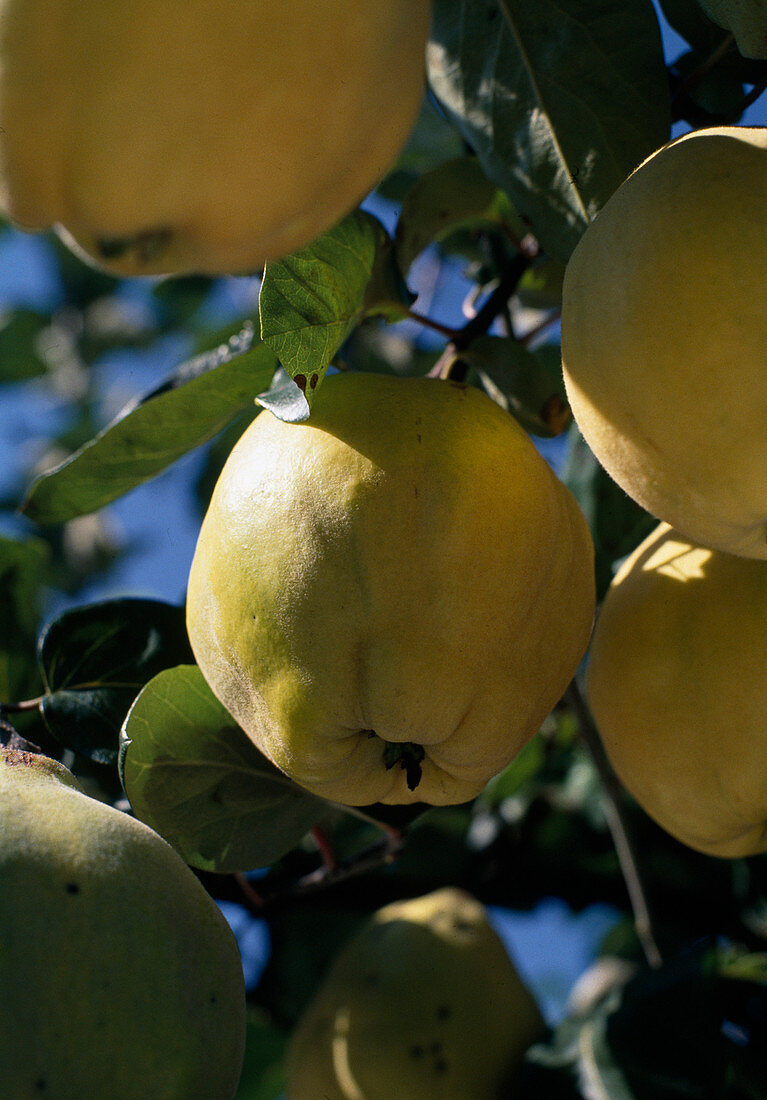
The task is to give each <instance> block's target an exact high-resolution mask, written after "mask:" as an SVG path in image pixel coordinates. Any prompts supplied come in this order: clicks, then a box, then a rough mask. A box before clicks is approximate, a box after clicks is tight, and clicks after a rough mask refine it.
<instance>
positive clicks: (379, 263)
mask: <svg viewBox="0 0 767 1100" xmlns="http://www.w3.org/2000/svg"><path fill="white" fill-rule="evenodd" d="M409 301H410V297H409V295H408V294H407V291H406V290H405V288H404V286H403V285H402V283H401V280H400V279H399V278H398V273H397V270H396V266H395V265H394V262H393V258H392V244H391V240H390V238H389V236H388V234H387V233H386V231H385V229H384V228H383V226H382V225H381V223H380V222H379V221H378V220H377V219H376V218H374V217H373V216H372V214H368V213H366V212H365V211H363V210H356V211H354V212H353V213H352V214H349V215H348V217H346V218H344V219H343V221H341V222H339V224H338V225H337V226H335V228H334V229H331V230H330V231H329V232H328V233H325V234H323V235H322V236H321V237H319V238H318V239H317V240H316V241H314V242H312V244H310V245H308V246H307V247H306V248H303V249H301V250H300V251H298V252H295V253H293V254H292V255H291V256H286V257H285V258H284V259H281V260H275V261H272V262H271V263H268V264H267V265H266V268H265V270H264V279H263V283H262V286H261V294H260V297H259V312H260V317H261V338H262V339H263V341H264V343H265V344H266V345H267V346H268V347H269V348H271V349H272V351H273V352H274V354H275V355H276V356H277V357H278V358H279V360H280V362H281V363H282V365H283V367H284V368H285V370H286V371H287V373H288V374H289V375H290V377H291V378H292V379H293V380H294V382H295V383H296V385H297V386H299V388H300V389H301V390H302V392H303V393H304V394H305V395H306V399H307V401H308V403H309V405H311V403H312V397H313V395H314V392H315V390H316V388H317V386H318V385H319V384H320V383H321V381H322V379H323V377H324V375H325V372H326V370H327V368H328V366H329V364H330V363H331V361H332V359H333V356H334V355H335V354H336V352H337V351H338V349H339V348H340V347H341V345H342V344H343V342H344V340H345V339H346V337H347V336H348V335H349V333H350V332H351V331H352V329H353V328H354V327H355V326H356V325H357V324H359V322H360V321H361V320H362V319H363V318H365V317H371V316H381V317H386V318H387V319H389V320H395V319H399V318H401V317H403V316H405V314H406V310H407V306H408V305H409Z"/></svg>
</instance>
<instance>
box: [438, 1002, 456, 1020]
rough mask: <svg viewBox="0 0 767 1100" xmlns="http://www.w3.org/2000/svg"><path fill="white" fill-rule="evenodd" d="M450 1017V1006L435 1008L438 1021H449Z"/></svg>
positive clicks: (451, 1012) (451, 1011)
mask: <svg viewBox="0 0 767 1100" xmlns="http://www.w3.org/2000/svg"><path fill="white" fill-rule="evenodd" d="M452 1015H453V1010H452V1009H451V1007H450V1005H439V1006H438V1007H437V1019H438V1020H449V1019H450V1017H451V1016H452Z"/></svg>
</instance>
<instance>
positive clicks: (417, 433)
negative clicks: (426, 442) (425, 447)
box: [415, 432, 421, 443]
mask: <svg viewBox="0 0 767 1100" xmlns="http://www.w3.org/2000/svg"><path fill="white" fill-rule="evenodd" d="M415 437H416V439H417V440H418V442H419V443H420V442H421V433H420V432H416V434H415Z"/></svg>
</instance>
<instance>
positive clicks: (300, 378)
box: [293, 374, 306, 393]
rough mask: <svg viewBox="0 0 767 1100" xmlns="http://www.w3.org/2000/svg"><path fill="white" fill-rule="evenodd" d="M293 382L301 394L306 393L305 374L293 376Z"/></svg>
mask: <svg viewBox="0 0 767 1100" xmlns="http://www.w3.org/2000/svg"><path fill="white" fill-rule="evenodd" d="M293 381H294V382H295V384H296V385H297V386H298V388H299V390H300V391H301V393H306V375H305V374H297V375H296V376H295V378H294V379H293Z"/></svg>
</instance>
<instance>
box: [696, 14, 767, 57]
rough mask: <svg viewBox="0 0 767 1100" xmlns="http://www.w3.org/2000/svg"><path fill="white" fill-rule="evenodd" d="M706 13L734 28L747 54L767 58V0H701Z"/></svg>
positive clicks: (718, 21) (726, 27)
mask: <svg viewBox="0 0 767 1100" xmlns="http://www.w3.org/2000/svg"><path fill="white" fill-rule="evenodd" d="M698 2H699V3H700V6H701V7H702V8H703V10H704V12H705V13H706V15H707V16H708V17H709V18H710V19H713V21H714V22H715V23H716V24H717V25H718V26H720V27H724V29H725V30H727V31H732V33H733V34H734V36H735V42H736V44H737V47H738V50H739V51H740V53H742V54H743V56H744V57H753V58H756V59H761V60H763V59H765V58H767V3H765V0H698Z"/></svg>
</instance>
